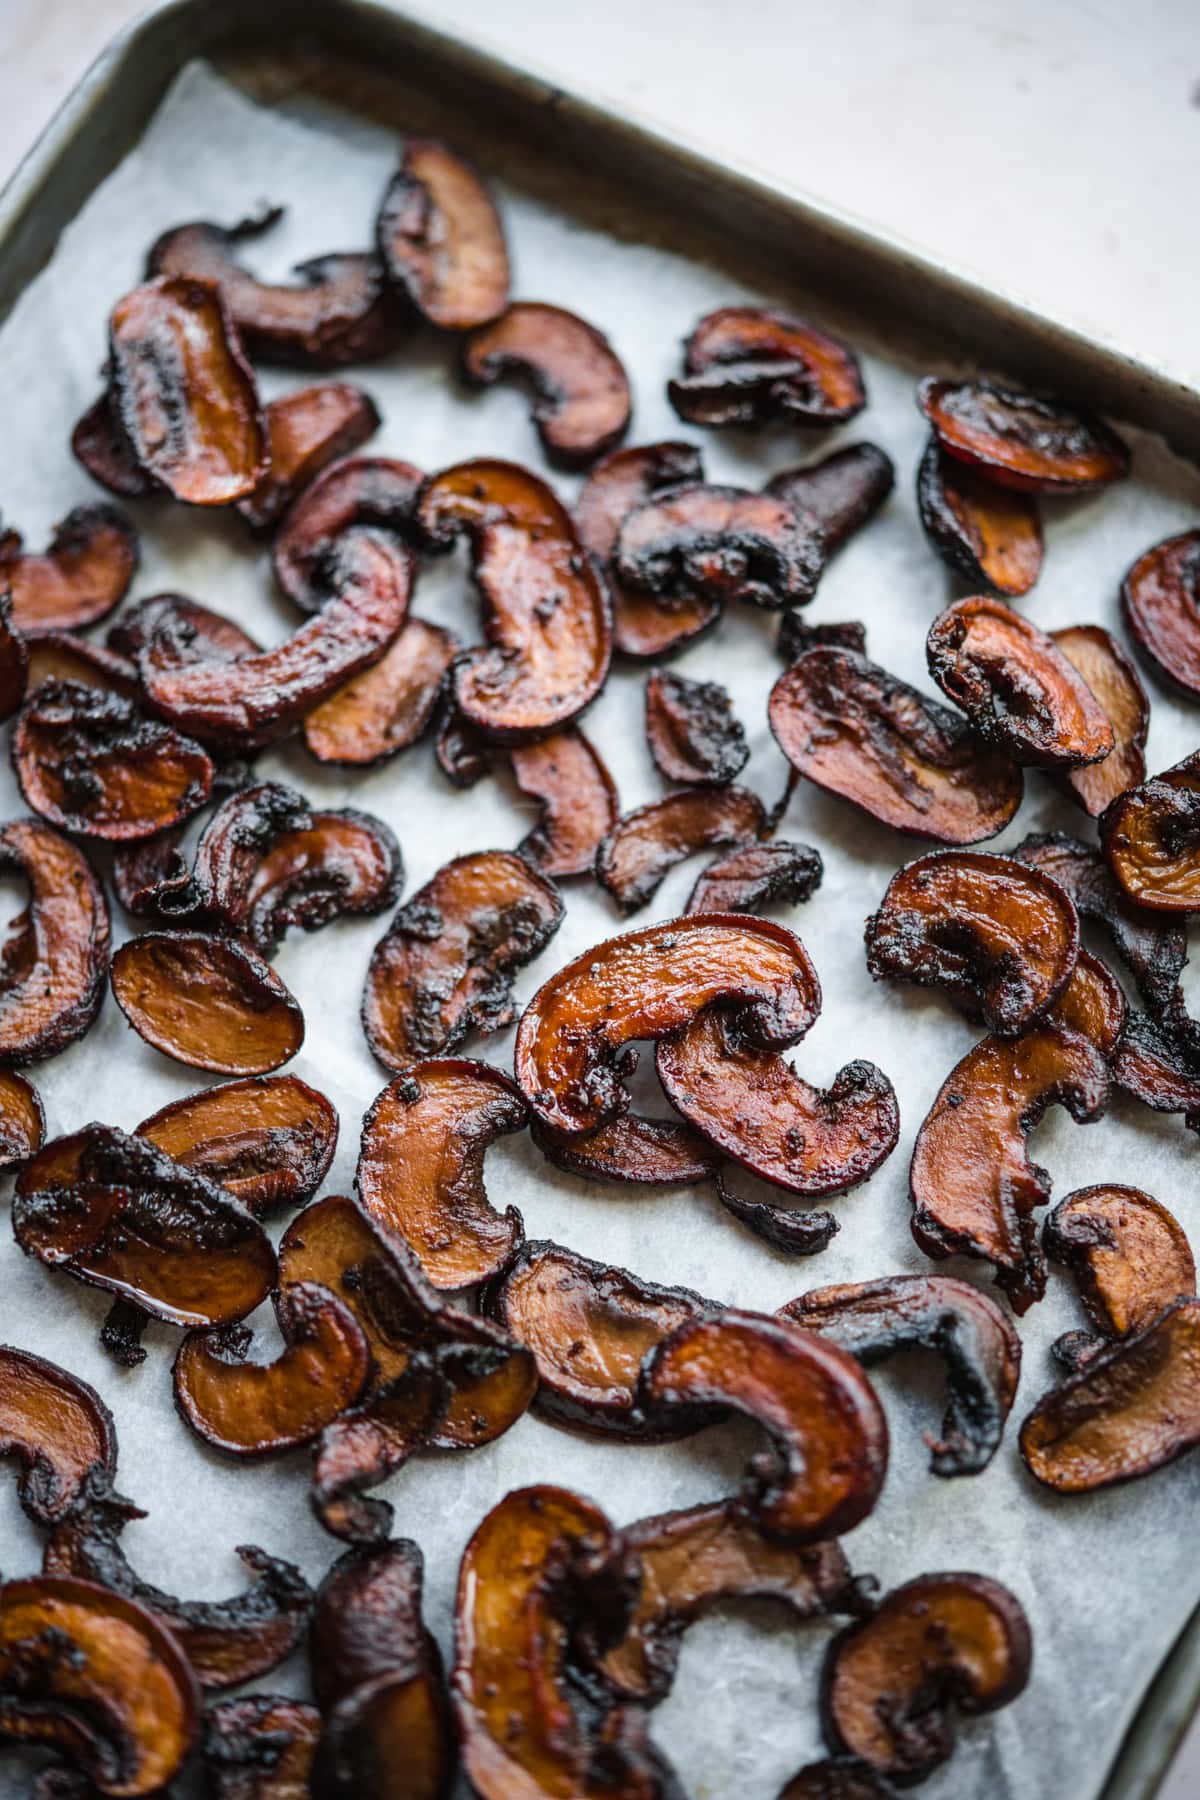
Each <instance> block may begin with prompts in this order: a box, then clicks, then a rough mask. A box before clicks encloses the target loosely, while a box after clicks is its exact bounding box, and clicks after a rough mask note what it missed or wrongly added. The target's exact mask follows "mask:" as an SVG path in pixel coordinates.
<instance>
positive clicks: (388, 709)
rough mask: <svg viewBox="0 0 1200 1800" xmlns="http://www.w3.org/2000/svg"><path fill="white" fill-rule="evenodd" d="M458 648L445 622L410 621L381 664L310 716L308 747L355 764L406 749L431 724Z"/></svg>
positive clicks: (320, 756) (325, 759) (325, 757)
mask: <svg viewBox="0 0 1200 1800" xmlns="http://www.w3.org/2000/svg"><path fill="white" fill-rule="evenodd" d="M459 648H460V646H459V642H458V639H457V638H456V637H455V635H454V633H453V632H452V631H447V630H446V629H445V627H444V626H441V625H430V624H429V623H428V622H427V621H426V620H425V619H407V620H406V621H405V623H404V624H403V625H402V626H401V628H400V633H399V635H398V637H397V638H396V639H395V642H394V643H393V644H392V645H391V647H390V648H389V649H387V650H385V651H384V653H383V655H382V656H381V657H380V659H379V661H378V662H377V663H373V664H372V665H371V667H370V668H369V669H364V670H363V671H362V673H361V674H358V675H352V676H351V677H350V679H349V681H347V682H344V683H343V684H342V686H341V687H340V688H335V689H334V691H333V693H332V694H330V695H329V698H328V699H327V700H322V701H321V703H320V705H319V706H314V707H313V709H312V711H311V712H309V713H306V714H305V716H304V747H305V749H306V750H307V751H308V752H309V754H310V755H312V756H315V757H316V759H317V761H318V762H322V763H340V764H343V765H346V766H351V767H356V768H362V767H366V766H368V765H369V764H371V763H377V762H382V761H383V760H384V758H385V757H389V756H395V755H396V753H397V752H398V751H400V750H407V749H408V747H409V746H410V745H411V744H415V743H416V741H417V739H418V738H419V737H421V736H422V735H423V734H424V732H425V730H426V729H427V727H428V726H429V724H430V722H431V720H432V718H433V714H434V709H435V708H436V706H437V703H438V698H439V696H440V695H441V692H442V688H443V685H444V683H445V678H446V674H447V671H448V670H449V668H450V665H451V663H452V662H453V661H454V658H455V657H456V656H457V655H458V652H459Z"/></svg>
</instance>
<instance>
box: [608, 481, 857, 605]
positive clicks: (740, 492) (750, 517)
mask: <svg viewBox="0 0 1200 1800" xmlns="http://www.w3.org/2000/svg"><path fill="white" fill-rule="evenodd" d="M614 567H615V570H616V574H617V578H618V580H620V581H621V582H622V583H624V584H625V585H626V586H628V587H631V588H639V589H641V590H642V591H643V592H645V593H647V594H652V595H653V596H654V597H655V599H656V600H658V601H659V603H660V604H671V603H674V602H685V601H688V600H690V599H692V598H693V597H694V596H699V597H700V598H702V599H703V598H707V599H709V600H712V601H715V602H716V603H717V604H718V605H722V606H723V605H724V604H725V603H726V601H732V600H742V601H746V602H748V603H749V604H750V605H752V606H761V607H765V608H766V609H767V610H768V611H772V612H776V611H778V610H779V609H780V608H781V607H789V606H803V605H804V604H805V602H806V601H808V600H811V599H812V597H813V594H814V592H815V591H816V585H817V581H818V578H819V576H820V573H821V567H822V550H821V537H820V532H819V529H818V527H817V526H816V524H815V523H814V522H813V521H812V520H810V519H809V518H808V516H807V515H804V514H801V513H798V512H797V511H796V510H795V509H794V508H793V507H792V506H790V505H789V504H788V502H787V501H786V500H780V499H777V498H776V497H775V496H774V495H772V494H755V493H751V492H749V491H748V490H747V489H745V488H736V487H715V486H713V485H711V484H709V483H705V482H693V483H691V484H689V485H687V486H684V487H673V488H668V489H667V490H666V492H665V493H663V494H660V495H655V496H653V497H652V498H650V499H648V500H644V501H642V503H641V504H640V505H639V506H635V507H634V508H633V510H632V511H631V512H629V513H627V514H626V516H625V520H624V523H623V524H622V525H621V528H620V532H619V535H618V538H617V544H616V549H615V552H614Z"/></svg>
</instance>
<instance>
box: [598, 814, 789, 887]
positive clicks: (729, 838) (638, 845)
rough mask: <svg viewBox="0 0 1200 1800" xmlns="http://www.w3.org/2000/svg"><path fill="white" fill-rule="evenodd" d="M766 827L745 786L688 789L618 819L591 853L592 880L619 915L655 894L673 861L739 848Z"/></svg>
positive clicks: (757, 835) (764, 817) (765, 818)
mask: <svg viewBox="0 0 1200 1800" xmlns="http://www.w3.org/2000/svg"><path fill="white" fill-rule="evenodd" d="M766 828H767V816H766V813H765V812H764V810H763V805H762V801H761V800H760V799H759V798H758V795H757V794H752V793H751V792H750V790H749V789H748V788H741V787H704V788H689V789H684V790H682V791H680V792H677V793H673V794H666V795H664V796H663V798H662V799H661V800H651V801H650V802H648V804H647V805H645V806H639V807H636V808H635V809H634V811H633V812H631V813H626V815H625V817H624V818H623V819H621V820H619V821H618V823H617V825H616V826H615V827H614V829H613V830H612V831H610V832H609V834H608V836H607V837H606V838H605V839H604V842H603V843H602V844H601V845H600V848H599V850H598V851H597V853H596V880H597V881H598V882H599V883H600V886H601V887H602V888H606V889H607V891H608V892H609V893H610V894H611V895H612V897H613V899H614V900H615V901H616V903H617V905H618V907H619V908H620V910H621V911H622V912H623V913H631V912H636V911H637V910H638V908H639V907H641V906H645V905H647V904H648V902H649V901H651V900H652V899H653V898H654V896H655V894H656V893H657V892H658V890H659V888H660V887H661V885H662V883H663V882H664V881H665V880H666V878H667V876H668V874H669V873H670V871H671V870H672V869H673V868H674V867H675V865H676V864H677V863H681V862H684V861H686V859H687V858H688V857H689V856H695V855H696V853H697V851H700V850H711V849H713V848H715V847H716V846H717V845H720V844H744V843H745V842H746V841H747V840H750V839H754V838H758V837H760V836H761V835H762V834H763V833H764V832H765V830H766Z"/></svg>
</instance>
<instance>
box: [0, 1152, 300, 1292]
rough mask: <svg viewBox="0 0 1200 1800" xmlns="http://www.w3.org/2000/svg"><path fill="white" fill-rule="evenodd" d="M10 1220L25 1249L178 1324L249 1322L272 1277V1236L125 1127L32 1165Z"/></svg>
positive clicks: (222, 1193) (42, 1155)
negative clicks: (248, 1316)
mask: <svg viewBox="0 0 1200 1800" xmlns="http://www.w3.org/2000/svg"><path fill="white" fill-rule="evenodd" d="M12 1225H13V1235H14V1237H15V1238H16V1240H17V1242H18V1244H20V1246H21V1249H22V1250H23V1251H24V1252H25V1254H26V1255H27V1256H36V1257H37V1258H38V1259H39V1260H40V1261H41V1262H43V1263H45V1265H46V1267H47V1268H51V1269H62V1270H63V1271H64V1272H65V1273H66V1274H68V1275H71V1276H73V1277H74V1279H75V1280H76V1281H82V1282H86V1283H88V1284H90V1285H91V1286H93V1287H99V1288H104V1289H107V1291H108V1292H109V1293H112V1294H116V1295H117V1296H118V1297H119V1298H121V1299H125V1300H131V1301H133V1302H134V1303H135V1304H136V1305H137V1306H139V1307H141V1309H142V1311H143V1312H148V1313H149V1314H150V1315H151V1316H152V1317H153V1318H156V1319H165V1320H166V1321H167V1322H168V1323H169V1324H172V1325H185V1326H191V1325H203V1326H209V1325H227V1324H231V1323H233V1322H234V1321H235V1320H237V1319H243V1318H245V1316H246V1314H247V1313H249V1312H253V1310H254V1308H255V1307H256V1306H258V1305H259V1304H260V1303H261V1302H262V1301H263V1300H264V1299H265V1298H266V1296H267V1294H268V1293H269V1292H270V1290H271V1286H272V1283H273V1281H274V1276H275V1252H274V1251H273V1250H272V1248H271V1244H270V1240H269V1239H268V1238H267V1237H266V1235H265V1233H264V1232H263V1230H262V1227H261V1226H260V1225H258V1224H256V1223H255V1221H254V1220H253V1219H252V1218H251V1216H250V1214H249V1213H248V1212H246V1211H245V1210H244V1209H243V1208H242V1207H241V1206H239V1205H238V1203H237V1201H236V1200H235V1199H234V1198H233V1196H232V1195H231V1194H230V1193H228V1192H227V1191H226V1190H225V1189H224V1188H221V1187H218V1186H217V1185H216V1183H215V1182H212V1181H209V1180H207V1179H206V1178H205V1177H204V1176H203V1175H198V1174H196V1173H195V1172H194V1171H193V1170H191V1169H185V1168H184V1167H183V1165H182V1164H180V1163H177V1162H175V1161H173V1160H172V1158H171V1157H169V1156H167V1155H165V1154H164V1152H163V1151H161V1150H159V1149H157V1148H156V1146H154V1145H153V1144H149V1143H147V1142H145V1141H144V1140H143V1139H141V1138H138V1137H132V1136H130V1135H129V1134H128V1133H126V1132H124V1131H119V1130H118V1129H117V1128H116V1126H111V1125H88V1126H85V1127H84V1129H83V1130H82V1131H77V1132H74V1133H72V1134H71V1136H69V1137H60V1138H55V1139H54V1140H53V1141H52V1142H51V1143H49V1144H47V1145H46V1147H45V1149H43V1150H41V1151H39V1152H38V1154H37V1156H35V1157H34V1159H33V1160H32V1162H29V1163H26V1165H25V1167H24V1168H23V1169H22V1171H21V1173H20V1175H19V1176H18V1177H17V1186H16V1192H15V1194H14V1197H13V1208H12Z"/></svg>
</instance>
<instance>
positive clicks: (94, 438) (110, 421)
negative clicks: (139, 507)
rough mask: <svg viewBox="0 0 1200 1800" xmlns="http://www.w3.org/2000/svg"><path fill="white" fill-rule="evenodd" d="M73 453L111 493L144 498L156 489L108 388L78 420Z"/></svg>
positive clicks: (90, 473)
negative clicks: (127, 435) (115, 411)
mask: <svg viewBox="0 0 1200 1800" xmlns="http://www.w3.org/2000/svg"><path fill="white" fill-rule="evenodd" d="M71 454H72V455H73V456H74V457H75V459H76V461H77V462H79V463H81V464H82V466H83V467H84V468H85V469H86V470H87V472H88V474H89V475H90V476H91V478H92V480H93V481H98V482H99V483H100V486H101V487H105V488H107V489H108V491H109V493H110V494H119V495H120V496H121V498H122V499H124V500H142V499H144V498H145V497H146V495H147V494H152V493H153V492H154V491H155V488H156V486H157V483H156V482H155V481H154V478H153V477H152V476H151V475H149V474H147V472H146V470H145V469H143V468H142V466H141V464H140V463H139V462H138V461H137V459H136V457H135V456H134V454H133V452H132V451H131V450H130V448H129V445H128V444H127V443H126V441H125V439H124V437H123V436H122V435H121V433H120V431H119V430H118V429H117V424H116V421H115V419H114V418H113V410H112V399H111V396H110V394H109V392H108V389H107V388H105V390H104V392H103V393H102V394H100V396H99V397H98V398H97V399H96V400H93V402H92V404H91V405H90V406H89V407H88V409H87V411H86V412H85V413H83V414H82V415H81V417H80V418H79V420H78V421H77V422H76V425H75V429H74V431H72V433H71Z"/></svg>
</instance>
